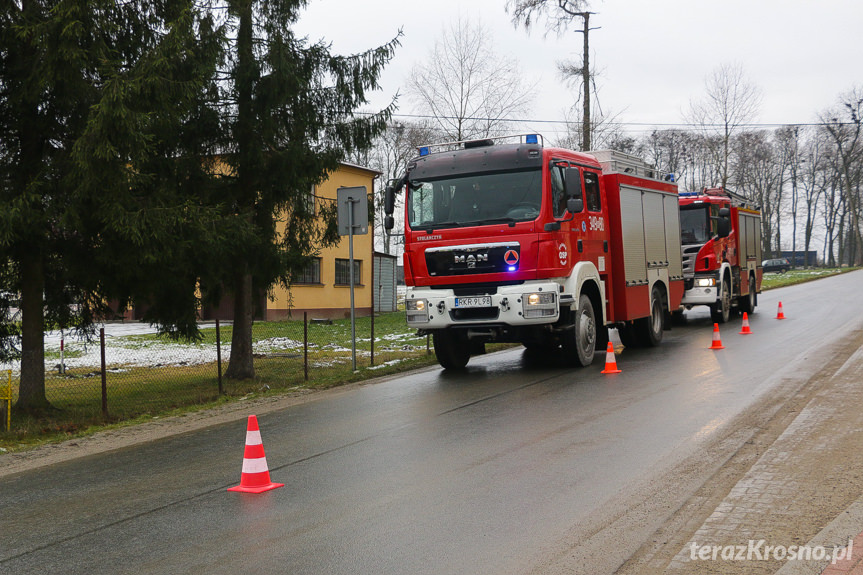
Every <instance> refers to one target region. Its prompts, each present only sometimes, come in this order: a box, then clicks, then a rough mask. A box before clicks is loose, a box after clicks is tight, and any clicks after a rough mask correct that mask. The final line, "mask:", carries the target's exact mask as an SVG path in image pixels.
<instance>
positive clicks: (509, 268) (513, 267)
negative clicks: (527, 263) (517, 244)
mask: <svg viewBox="0 0 863 575" xmlns="http://www.w3.org/2000/svg"><path fill="white" fill-rule="evenodd" d="M517 268H518V266H509V267H508V268H506V269H507V271H511V272H514V271H515V270H516V269H517Z"/></svg>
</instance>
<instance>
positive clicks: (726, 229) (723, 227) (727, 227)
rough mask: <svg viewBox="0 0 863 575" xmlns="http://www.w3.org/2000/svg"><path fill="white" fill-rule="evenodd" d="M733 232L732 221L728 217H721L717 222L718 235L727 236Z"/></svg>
mask: <svg viewBox="0 0 863 575" xmlns="http://www.w3.org/2000/svg"><path fill="white" fill-rule="evenodd" d="M730 234H731V222H730V221H728V220H727V219H726V218H719V221H717V222H716V235H717V236H718V237H720V238H727V237H728V236H729V235H730Z"/></svg>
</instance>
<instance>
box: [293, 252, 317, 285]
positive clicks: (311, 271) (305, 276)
mask: <svg viewBox="0 0 863 575" xmlns="http://www.w3.org/2000/svg"><path fill="white" fill-rule="evenodd" d="M293 283H295V284H319V283H321V258H314V259H313V260H312V261H311V262H309V265H307V266H306V268H305V269H304V270H303V271H301V272H300V273H298V274H296V278H295V279H294V281H293Z"/></svg>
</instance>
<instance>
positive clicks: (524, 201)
mask: <svg viewBox="0 0 863 575" xmlns="http://www.w3.org/2000/svg"><path fill="white" fill-rule="evenodd" d="M541 204H542V170H541V169H537V168H532V169H530V170H521V171H515V172H495V173H483V174H470V175H459V176H452V177H447V178H435V179H429V180H427V181H411V182H410V184H409V186H408V195H407V209H408V223H409V225H410V227H411V228H423V229H431V228H456V227H467V226H482V225H490V224H495V223H509V222H526V221H532V220H535V219H536V218H537V217H539V209H540V206H541Z"/></svg>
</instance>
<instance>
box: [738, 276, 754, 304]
mask: <svg viewBox="0 0 863 575" xmlns="http://www.w3.org/2000/svg"><path fill="white" fill-rule="evenodd" d="M756 305H758V294H756V293H755V278H754V277H752V276H750V277H749V294H748V295H742V296H740V297H739V298H738V299H737V306H738V307H739V308H740V311H741V312H744V311H745V312H746V313H752V312H754V311H755V306H756Z"/></svg>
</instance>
